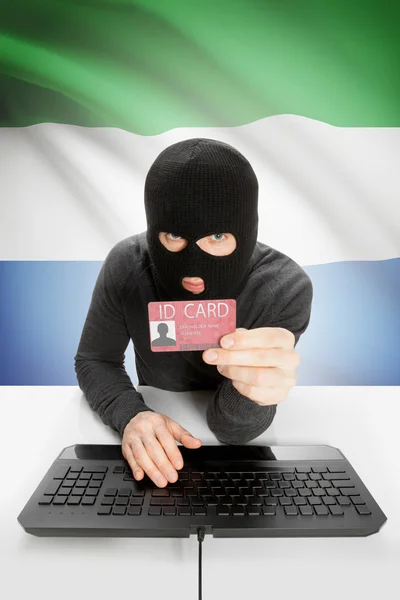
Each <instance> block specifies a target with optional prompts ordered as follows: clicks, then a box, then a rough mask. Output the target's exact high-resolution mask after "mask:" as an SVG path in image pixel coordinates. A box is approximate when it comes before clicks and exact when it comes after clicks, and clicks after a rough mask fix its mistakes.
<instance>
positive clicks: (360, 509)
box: [355, 505, 371, 515]
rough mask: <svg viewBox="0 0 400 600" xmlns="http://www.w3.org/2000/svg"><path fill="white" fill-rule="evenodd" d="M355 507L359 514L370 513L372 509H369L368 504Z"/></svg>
mask: <svg viewBox="0 0 400 600" xmlns="http://www.w3.org/2000/svg"><path fill="white" fill-rule="evenodd" d="M355 509H356V510H357V512H358V514H359V515H370V514H371V511H370V510H369V508H368V506H366V505H365V506H357V505H356V506H355Z"/></svg>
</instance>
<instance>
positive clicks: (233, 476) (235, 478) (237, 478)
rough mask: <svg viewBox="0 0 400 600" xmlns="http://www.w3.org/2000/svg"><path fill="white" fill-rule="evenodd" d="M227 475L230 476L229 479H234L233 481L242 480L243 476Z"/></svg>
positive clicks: (238, 474)
mask: <svg viewBox="0 0 400 600" xmlns="http://www.w3.org/2000/svg"><path fill="white" fill-rule="evenodd" d="M227 475H229V477H230V478H231V479H232V481H235V480H239V479H242V476H241V474H240V473H227Z"/></svg>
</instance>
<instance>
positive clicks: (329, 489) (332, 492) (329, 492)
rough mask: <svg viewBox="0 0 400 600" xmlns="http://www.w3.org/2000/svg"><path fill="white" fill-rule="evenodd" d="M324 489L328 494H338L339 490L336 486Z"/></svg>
mask: <svg viewBox="0 0 400 600" xmlns="http://www.w3.org/2000/svg"><path fill="white" fill-rule="evenodd" d="M325 491H326V493H327V494H328V496H340V492H339V490H337V489H336V488H327V489H326V490H325Z"/></svg>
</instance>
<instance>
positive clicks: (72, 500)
mask: <svg viewBox="0 0 400 600" xmlns="http://www.w3.org/2000/svg"><path fill="white" fill-rule="evenodd" d="M81 500H82V498H81V497H80V496H70V497H69V498H68V500H67V505H68V506H78V504H80V502H81Z"/></svg>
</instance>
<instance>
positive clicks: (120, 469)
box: [113, 467, 125, 474]
mask: <svg viewBox="0 0 400 600" xmlns="http://www.w3.org/2000/svg"><path fill="white" fill-rule="evenodd" d="M124 472H125V467H114V470H113V473H119V474H122V473H124Z"/></svg>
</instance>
